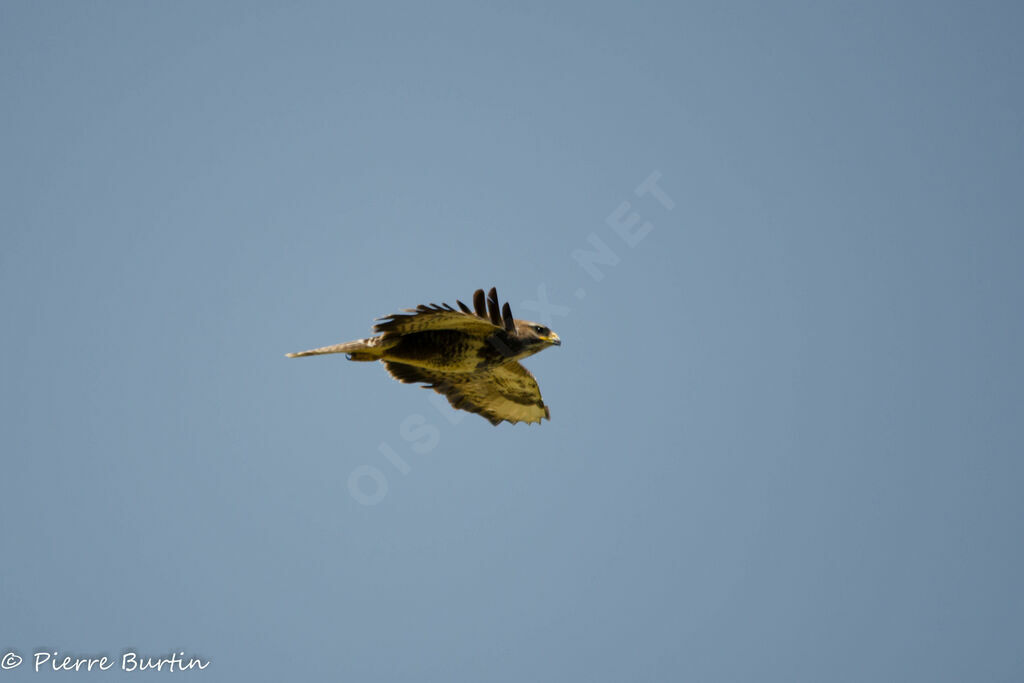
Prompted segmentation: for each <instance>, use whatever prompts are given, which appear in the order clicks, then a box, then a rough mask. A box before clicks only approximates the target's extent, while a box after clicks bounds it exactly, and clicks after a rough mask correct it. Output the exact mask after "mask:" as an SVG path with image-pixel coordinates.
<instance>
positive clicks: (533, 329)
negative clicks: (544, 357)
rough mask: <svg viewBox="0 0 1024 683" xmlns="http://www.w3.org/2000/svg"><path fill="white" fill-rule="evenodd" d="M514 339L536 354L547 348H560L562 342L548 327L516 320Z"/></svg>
mask: <svg viewBox="0 0 1024 683" xmlns="http://www.w3.org/2000/svg"><path fill="white" fill-rule="evenodd" d="M516 337H518V338H519V340H520V341H521V342H522V344H523V346H524V347H526V348H528V349H530V351H531V353H537V352H538V351H541V350H543V349H546V348H547V347H549V346H561V345H562V340H561V339H559V338H558V335H557V334H555V333H554V332H552V331H551V328H550V327H546V326H544V325H541V324H540V323H534V322H530V321H529V320H516Z"/></svg>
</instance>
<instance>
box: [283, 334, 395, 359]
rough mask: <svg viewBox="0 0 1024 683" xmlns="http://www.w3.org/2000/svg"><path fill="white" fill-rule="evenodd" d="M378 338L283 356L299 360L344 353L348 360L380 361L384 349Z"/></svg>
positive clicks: (358, 340)
mask: <svg viewBox="0 0 1024 683" xmlns="http://www.w3.org/2000/svg"><path fill="white" fill-rule="evenodd" d="M380 341H381V338H380V337H369V338H367V339H357V340H356V341H351V342H346V343H344V344H335V345H333V346H321V347H320V348H319V349H310V350H309V351H299V352H298V353H288V354H285V355H286V356H287V357H288V358H301V357H303V356H320V355H322V354H325V353H345V354H348V359H349V360H380V359H381V358H383V357H384V347H383V346H382V345H381V343H380Z"/></svg>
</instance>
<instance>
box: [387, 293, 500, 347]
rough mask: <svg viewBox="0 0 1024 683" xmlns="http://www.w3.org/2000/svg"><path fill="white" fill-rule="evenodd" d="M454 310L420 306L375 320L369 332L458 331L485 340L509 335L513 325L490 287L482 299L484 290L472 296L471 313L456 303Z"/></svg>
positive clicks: (393, 333)
mask: <svg viewBox="0 0 1024 683" xmlns="http://www.w3.org/2000/svg"><path fill="white" fill-rule="evenodd" d="M455 303H457V304H458V305H459V308H458V309H455V308H452V307H451V306H449V305H448V304H440V305H438V304H420V305H419V306H417V307H416V308H407V309H405V312H404V313H393V314H392V315H389V316H385V317H383V318H378V320H380V321H381V322H378V323H377V324H376V325H374V327H373V331H374V332H376V333H378V334H383V335H385V336H390V335H401V334H408V333H410V332H424V331H427V330H459V331H462V332H469V333H471V334H479V335H480V336H488V335H491V334H494V333H495V332H498V331H500V330H505V331H507V332H513V331H514V330H515V321H514V320H513V319H512V310H511V309H510V308H509V305H508V302H507V301H506V302H505V305H504V306H503V307H499V305H498V292H497V290H496V289H495V288H494V287H492V288H491V291H490V292H489V293H488V294H487V296H486V297H485V296H484V290H482V289H478V290H476V292H475V293H474V294H473V309H470V308H469V306H467V305H466V304H464V303H462V302H461V301H456V302H455Z"/></svg>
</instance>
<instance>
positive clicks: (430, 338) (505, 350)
mask: <svg viewBox="0 0 1024 683" xmlns="http://www.w3.org/2000/svg"><path fill="white" fill-rule="evenodd" d="M455 303H456V304H458V309H455V308H452V307H451V306H449V305H448V304H441V305H440V306H439V305H437V304H429V305H423V304H421V305H419V306H417V307H416V308H409V309H406V310H405V312H403V313H395V314H392V315H389V316H386V317H384V318H378V320H379V321H381V322H378V323H377V324H376V325H374V328H373V331H374V332H376V333H378V336H376V337H368V338H366V339H359V340H356V341H353V342H348V343H345V344H336V345H334V346H324V347H322V348H319V349H312V350H310V351H301V352H299V353H289V354H288V357H289V358H296V357H301V356H315V355H321V354H325V353H344V354H348V359H349V360H355V361H373V360H379V361H383V363H384V367H385V368H386V369H387V371H388V372H389V373H391V376H392V377H394V378H395V379H397V380H398V381H399V382H407V383H412V382H422V383H424V384H425V387H424V388H426V389H433V390H434V391H436V392H438V393H439V394H444V395H445V396H446V397H447V398H448V402H449V403H451V404H452V406H453V407H454V408H457V409H459V410H467V411H469V412H471V413H478V414H480V415H482V416H483V417H485V418H486V419H487V420H489V421H490V422H491V424H494V425H497V424H500V423H501V422H502V421H504V420H507V421H509V422H512V423H516V422H540V421H541V420H542V419H544V418H548V419H549V420H550V419H551V413H550V411H549V410H548V408H547V406H545V405H544V401H543V400H542V399H541V396H540V387H538V386H537V381H536V380H535V379H534V378H533V375H531V374H530V371H529V370H527V369H526V368H524V367H523V366H522V365H520V364H519V361H520V360H521V359H523V358H526V357H527V356H532V355H533V354H535V353H537V352H538V351H543V350H544V349H546V348H548V347H549V346H558V345H560V344H561V343H562V342H561V340H559V338H558V335H557V334H555V333H554V332H552V331H551V330H550V329H548V328H547V327H545V326H544V325H539V324H537V323H532V322H530V321H528V320H516V319H515V318H513V317H512V309H511V308H509V305H508V302H505V305H504V306H500V305H499V303H498V292H497V291H496V290H495V289H494V288H493V287H492V288H491V291H490V292H488V293H487V295H486V296H485V295H484V290H482V289H478V290H476V292H475V293H474V294H473V308H472V309H470V308H469V306H467V305H466V304H464V303H462V302H461V301H456V302H455Z"/></svg>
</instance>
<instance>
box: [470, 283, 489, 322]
mask: <svg viewBox="0 0 1024 683" xmlns="http://www.w3.org/2000/svg"><path fill="white" fill-rule="evenodd" d="M473 308H474V309H476V314H477V315H478V316H480V317H481V318H485V319H486V318H487V299H485V298H484V290H482V289H478V290H476V291H475V292H473Z"/></svg>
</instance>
